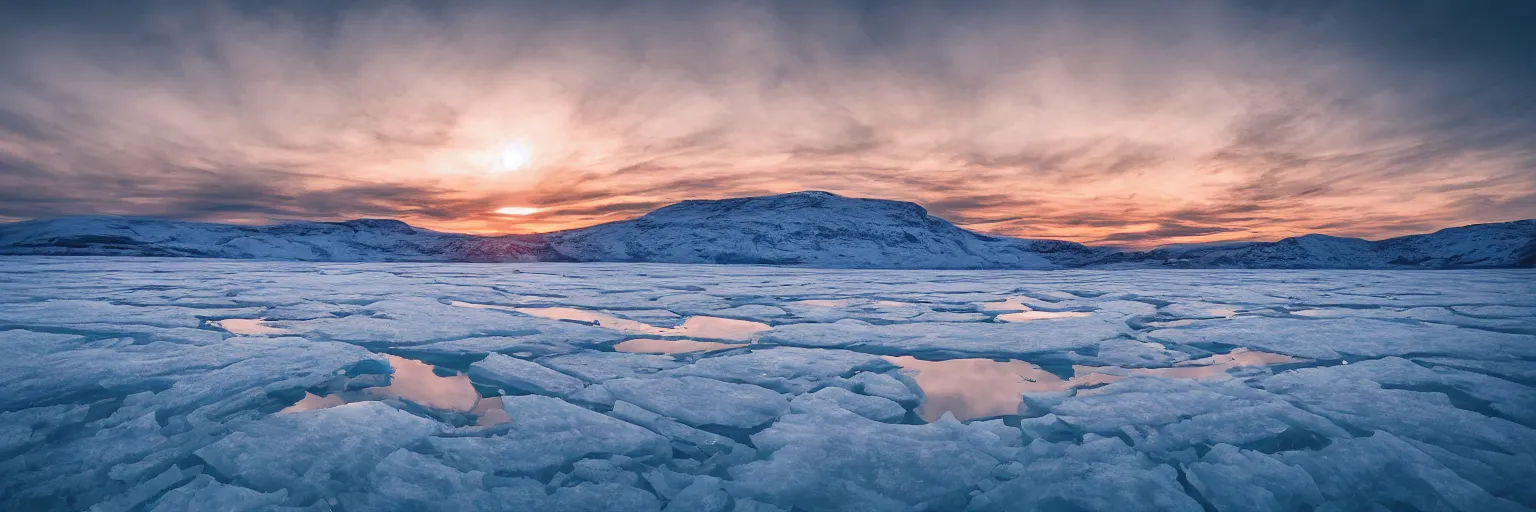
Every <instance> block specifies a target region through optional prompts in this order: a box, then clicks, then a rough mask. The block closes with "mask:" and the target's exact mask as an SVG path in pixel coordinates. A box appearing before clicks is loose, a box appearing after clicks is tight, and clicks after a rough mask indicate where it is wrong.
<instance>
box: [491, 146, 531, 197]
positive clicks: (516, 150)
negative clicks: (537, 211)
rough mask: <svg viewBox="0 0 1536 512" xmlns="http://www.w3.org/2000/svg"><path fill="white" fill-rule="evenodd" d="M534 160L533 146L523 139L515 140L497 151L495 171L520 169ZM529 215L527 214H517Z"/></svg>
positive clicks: (493, 167)
mask: <svg viewBox="0 0 1536 512" xmlns="http://www.w3.org/2000/svg"><path fill="white" fill-rule="evenodd" d="M532 160H533V148H531V147H529V146H528V144H527V143H525V142H523V141H513V142H509V143H507V145H506V146H503V147H502V148H501V150H500V151H498V152H497V153H496V160H495V162H493V164H492V170H493V171H494V172H514V171H520V170H522V169H523V168H525V167H527V166H528V163H529V162H530V161H532ZM516 215H527V214H516Z"/></svg>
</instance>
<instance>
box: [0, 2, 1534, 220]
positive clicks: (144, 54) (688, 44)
mask: <svg viewBox="0 0 1536 512" xmlns="http://www.w3.org/2000/svg"><path fill="white" fill-rule="evenodd" d="M77 11H78V10H74V9H64V8H60V7H59V6H58V5H57V4H56V3H55V2H36V3H30V4H19V5H18V7H17V8H16V9H13V12H14V13H15V15H14V16H8V17H7V18H8V19H7V20H6V21H0V186H3V187H4V188H5V190H6V191H7V192H3V193H0V199H4V200H3V201H0V216H3V217H8V218H16V217H23V218H25V217H46V216H56V215H69V214H81V213H120V214H136V215H153V216H166V217H176V218H189V219H210V220H232V221H242V222H262V221H265V220H269V219H284V218H296V217H301V218H316V219H342V218H349V217H356V216H376V217H386V216H387V217H398V218H402V219H403V220H407V221H409V222H412V223H416V224H420V225H424V226H427V227H431V228H434V229H446V230H473V231H482V232H498V231H499V232H523V231H538V230H548V229H560V228H567V227H574V226H579V225H584V224H589V223H593V222H603V221H608V220H616V219H618V218H623V217H625V216H633V215H637V214H640V213H643V211H645V210H646V209H648V208H651V207H654V206H656V205H663V204H666V203H668V202H671V201H676V200H681V199H688V198H719V197H730V196H736V195H744V194H758V193H776V192H788V191H793V190H801V189H823V190H829V191H833V192H837V193H842V194H845V195H853V196H866V197H882V198H890V199H899V200H911V201H917V202H919V203H922V204H924V205H926V206H927V207H928V208H929V209H930V211H931V212H933V213H934V214H936V215H940V216H943V217H945V218H949V219H951V220H954V221H956V222H957V223H960V224H962V225H966V226H968V227H971V228H974V229H979V230H983V231H988V232H994V233H1000V234H1010V235H1017V236H1028V237H1052V238H1064V239H1071V240H1078V241H1094V240H1108V241H1116V242H1124V243H1127V244H1132V245H1153V244H1158V243H1172V242H1199V241H1211V240H1220V239H1228V238H1242V239H1264V238H1278V237H1281V236H1288V235H1292V234H1300V233H1303V232H1306V231H1307V230H1313V229H1320V228H1322V227H1327V228H1329V229H1333V230H1337V231H1338V232H1339V233H1340V234H1347V235H1358V236H1388V235H1394V234H1403V233H1404V232H1405V231H1404V230H1406V229H1409V227H1419V226H1447V225H1453V224H1462V223H1469V222H1483V221H1498V220H1509V219H1514V218H1523V217H1536V204H1532V202H1531V201H1530V200H1529V198H1530V197H1533V196H1536V150H1533V149H1531V148H1536V115H1533V114H1536V98H1533V96H1536V95H1533V94H1532V93H1531V92H1530V91H1533V90H1536V71H1533V70H1536V62H1532V60H1533V57H1532V56H1531V54H1529V52H1524V51H1521V50H1520V48H1528V47H1530V45H1532V44H1536V40H1532V36H1530V35H1528V34H1525V33H1524V32H1525V31H1523V30H1521V29H1520V23H1519V20H1521V19H1530V18H1529V17H1525V18H1522V16H1526V15H1528V14H1530V11H1531V8H1530V7H1529V3H1524V5H1523V6H1522V5H1521V3H1500V2H1487V3H1478V4H1477V5H1456V6H1445V5H1440V4H1435V3H1401V2H1349V3H1342V4H1337V5H1335V4H1333V3H1321V2H1263V1H1240V2H1214V1H1209V2H1207V1H1194V2H1177V3H1167V2H1153V3H1147V2H1111V1H1093V2H1065V1H1062V2H1051V1H1042V2H1029V3H1024V2H1000V1H999V2H986V1H960V2H945V3H921V2H900V1H898V2H876V3H866V2H851V1H850V2H810V1H783V2H756V1H727V2H715V3H696V2H623V3H612V2H581V1H573V2H560V3H556V4H551V3H547V2H449V3H431V4H428V3H421V2H406V1H393V2H360V1H359V2H326V3H310V2H262V3H250V2H224V3H219V2H213V3H198V4H186V3H183V2H158V1H126V0H125V1H122V2H109V3H104V4H102V6H101V8H100V9H96V10H91V11H90V12H87V13H85V14H81V13H80V12H77ZM514 141H518V142H521V143H526V144H528V145H529V146H530V147H532V148H533V161H532V165H531V166H530V168H529V169H528V170H527V171H524V172H518V173H491V172H489V171H490V167H491V166H490V163H491V160H492V159H493V158H494V156H495V154H496V152H497V151H498V150H499V148H501V147H504V146H505V145H507V144H509V143H512V142H514ZM524 205H528V206H537V207H541V208H544V210H542V211H541V212H540V213H538V214H535V215H530V216H527V217H518V218H508V217H506V216H500V215H496V214H494V213H492V212H493V211H494V210H495V209H497V208H501V207H505V206H524ZM1480 205H1486V206H1480Z"/></svg>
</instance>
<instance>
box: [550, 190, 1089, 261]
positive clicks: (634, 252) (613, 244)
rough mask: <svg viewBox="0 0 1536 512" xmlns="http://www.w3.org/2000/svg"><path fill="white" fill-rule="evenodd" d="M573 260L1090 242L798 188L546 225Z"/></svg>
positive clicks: (910, 257)
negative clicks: (1028, 236) (983, 226)
mask: <svg viewBox="0 0 1536 512" xmlns="http://www.w3.org/2000/svg"><path fill="white" fill-rule="evenodd" d="M545 238H546V240H548V241H549V243H550V245H551V247H553V248H554V250H555V251H557V252H559V253H561V254H564V255H567V256H569V257H571V259H575V260H579V261H657V262H671V263H763V264H788V265H808V266H814V267H887V268H1056V267H1061V266H1070V265H1072V264H1074V263H1076V262H1075V261H1071V260H1070V258H1072V257H1078V255H1079V254H1080V253H1081V254H1095V253H1096V252H1098V251H1095V250H1093V249H1090V248H1088V247H1085V246H1083V245H1081V244H1075V243H1071V242H1055V241H1036V240H1021V239H1016V238H999V237H990V236H985V235H980V234H977V233H973V232H970V231H966V230H964V229H961V228H959V227H956V226H955V225H954V224H950V223H949V221H946V220H944V219H940V218H938V217H933V216H930V215H928V211H927V210H924V209H923V207H921V206H918V205H916V204H913V203H907V202H899V201H886V200H881V199H855V198H847V197H842V196H839V195H835V194H831V193H827V192H797V193H793V194H781V195H774V196H762V197H742V198H735V199H723V200H718V201H683V202H681V203H677V204H673V205H671V206H666V207H663V208H660V209H658V210H656V211H653V212H651V213H648V214H646V215H645V216H643V217H640V218H638V219H633V220H627V221H621V222H612V223H608V224H602V225H598V226H592V227H589V228H582V229H575V230H570V231H562V232H557V233H550V234H549V235H546V237H545Z"/></svg>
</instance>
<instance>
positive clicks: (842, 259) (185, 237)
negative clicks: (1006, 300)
mask: <svg viewBox="0 0 1536 512" xmlns="http://www.w3.org/2000/svg"><path fill="white" fill-rule="evenodd" d="M0 254H10V255H19V254H37V255H107V256H170V257H201V258H245V259H277V260H299V261H483V262H513V261H611V262H665V263H721V264H768V265H802V266H812V267H846V268H1012V269H1051V268H1080V267H1103V268H1120V267H1180V268H1224V267H1231V268H1474V267H1532V266H1536V220H1523V221H1516V222H1506V223H1501V224H1479V225H1473V226H1465V227H1459V228H1450V229H1444V230H1441V231H1437V232H1435V233H1431V234H1426V235H1413V236H1405V237H1398V238H1391V239H1387V240H1381V241H1375V242H1372V241H1367V240H1362V239H1358V238H1338V237H1331V236H1325V235H1307V236H1302V237H1295V238H1287V239H1284V240H1280V241H1277V242H1253V243H1235V244H1209V245H1192V246H1181V247H1168V248H1160V249H1154V250H1151V251H1145V252H1126V251H1120V250H1117V249H1113V248H1102V247H1089V246H1085V245H1082V244H1078V243H1074V242H1065V241H1059V240H1030V239H1019V238H1007V237H997V236H988V235H982V234H978V233H974V232H971V231H967V230H965V229H962V228H960V227H957V226H955V225H954V224H951V223H949V222H948V221H946V220H944V219H940V218H938V217H934V216H931V215H928V212H927V210H924V209H923V207H921V206H918V205H917V204H913V203H908V202H901V201H887V200H882V199H858V198H848V197H843V196H839V195H836V194H831V193H827V192H814V191H812V192H796V193H791V194H780V195H772V196H761V197H743V198H734V199H722V200H709V201H706V200H694V201H683V202H680V203H676V204H673V205H670V206H666V207H663V208H660V209H657V210H655V211H653V212H651V213H648V214H646V215H644V216H642V217H639V218H636V219H632V220H626V221H619V222H611V223H607V224H600V225H596V226H591V227H587V228H581V229H573V230H568V231H558V232H554V233H544V234H537V235H508V236H476V235H465V234H455V233H441V232H436V231H430V230H425V229H420V228H414V227H411V226H409V225H406V224H405V223H403V222H399V221H395V220H381V219H361V220H354V221H347V222H295V223H287V224H276V225H270V226H238V225H229V224H212V223H200V222H183V221H171V220H157V219H143V218H128V217H66V218H59V219H49V220H34V221H25V222H16V223H10V224H0Z"/></svg>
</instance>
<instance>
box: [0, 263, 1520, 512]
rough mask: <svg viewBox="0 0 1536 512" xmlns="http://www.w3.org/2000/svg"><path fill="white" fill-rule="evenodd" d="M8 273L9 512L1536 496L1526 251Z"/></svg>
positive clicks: (2, 338) (999, 506)
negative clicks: (844, 265) (1339, 268)
mask: <svg viewBox="0 0 1536 512" xmlns="http://www.w3.org/2000/svg"><path fill="white" fill-rule="evenodd" d="M3 263H4V264H3V265H0V356H3V357H0V510H44V511H52V510H61V511H72V510H87V509H92V508H93V507H94V509H96V510H168V511H174V510H208V509H216V510H312V511H323V510H505V509H513V510H573V511H574V510H663V509H665V510H709V511H717V510H718V511H731V510H735V511H752V510H762V511H770V510H778V511H788V510H802V511H807V512H813V511H839V510H901V511H911V510H932V511H938V510H1031V509H1045V510H1051V509H1074V508H1076V509H1089V510H1200V509H1208V510H1296V509H1316V510H1401V509H1426V510H1433V509H1443V510H1529V509H1531V508H1533V506H1536V488H1533V487H1532V486H1530V485H1529V483H1528V480H1529V478H1527V477H1526V475H1532V474H1536V458H1533V454H1536V413H1533V412H1532V411H1536V327H1532V326H1536V279H1533V278H1532V277H1533V276H1532V275H1531V274H1530V272H1528V271H1502V270H1487V271H1453V272H1391V271H1349V272H1331V271H1307V270H1296V271H1241V270H1210V271H1199V272H1187V271H1157V270H1136V271H1113V272H1110V271H1054V272H1029V271H899V272H892V271H861V270H814V269H800V268H785V267H753V266H731V267H719V266H675V265H644V264H635V265H629V264H504V265H478V264H455V265H443V264H421V263H398V264H383V263H366V264H362V263H359V264H347V263H283V262H261V261H240V262H232V261H218V260H211V261H197V260H156V259H145V258H135V259H129V260H120V259H111V258H38V257H16V258H6V259H5V260H4V261H3ZM456 304H458V305H456ZM465 304H474V305H482V306H485V307H466V306H465ZM1021 320H1022V321H1021Z"/></svg>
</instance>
